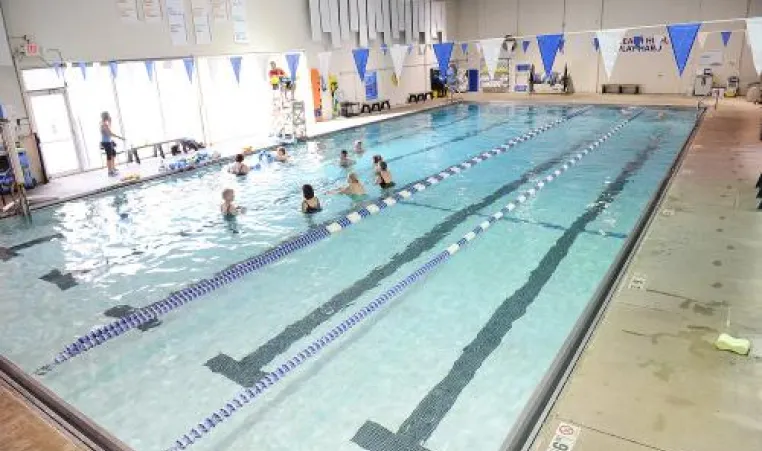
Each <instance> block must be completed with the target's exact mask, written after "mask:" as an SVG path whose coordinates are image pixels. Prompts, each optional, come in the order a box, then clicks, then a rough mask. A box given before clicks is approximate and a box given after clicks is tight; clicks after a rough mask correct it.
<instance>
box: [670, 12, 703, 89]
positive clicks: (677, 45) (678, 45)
mask: <svg viewBox="0 0 762 451" xmlns="http://www.w3.org/2000/svg"><path fill="white" fill-rule="evenodd" d="M699 28H701V24H700V23H689V24H678V25H667V33H669V40H670V41H671V42H672V53H673V54H674V55H675V63H676V64H677V71H678V72H679V73H680V76H682V75H683V71H684V70H685V65H686V64H687V63H688V58H689V57H690V56H691V50H692V49H693V43H694V42H695V41H696V35H697V34H698V31H699Z"/></svg>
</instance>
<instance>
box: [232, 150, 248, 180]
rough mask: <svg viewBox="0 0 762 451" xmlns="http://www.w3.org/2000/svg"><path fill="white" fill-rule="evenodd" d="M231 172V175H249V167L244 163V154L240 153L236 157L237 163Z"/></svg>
mask: <svg viewBox="0 0 762 451" xmlns="http://www.w3.org/2000/svg"><path fill="white" fill-rule="evenodd" d="M229 171H230V173H231V174H235V175H246V174H248V173H249V166H248V165H246V163H244V162H243V154H242V153H239V154H238V155H236V156H235V163H233V165H232V166H230V169H229Z"/></svg>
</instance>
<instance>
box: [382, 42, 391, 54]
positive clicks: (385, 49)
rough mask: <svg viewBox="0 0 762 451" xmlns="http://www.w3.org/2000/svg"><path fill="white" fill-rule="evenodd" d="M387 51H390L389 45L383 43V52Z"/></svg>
mask: <svg viewBox="0 0 762 451" xmlns="http://www.w3.org/2000/svg"><path fill="white" fill-rule="evenodd" d="M387 51H389V46H387V45H386V44H381V53H383V54H384V55H386V52H387Z"/></svg>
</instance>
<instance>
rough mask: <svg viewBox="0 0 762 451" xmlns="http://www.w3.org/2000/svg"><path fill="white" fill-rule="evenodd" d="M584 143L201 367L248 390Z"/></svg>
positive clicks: (538, 166) (587, 142) (455, 215)
mask: <svg viewBox="0 0 762 451" xmlns="http://www.w3.org/2000/svg"><path fill="white" fill-rule="evenodd" d="M609 128H610V124H607V125H606V126H605V127H601V128H600V129H599V130H598V131H596V132H594V136H596V137H597V136H599V135H600V134H601V133H603V130H608V129H609ZM593 140H595V138H593ZM587 144H589V140H584V141H582V142H581V143H579V144H577V145H576V146H574V147H572V148H571V149H569V150H567V151H565V152H563V153H562V154H559V155H557V156H555V157H552V158H550V159H548V160H546V161H544V162H543V163H540V164H538V165H537V166H535V167H533V168H531V169H529V170H528V171H526V172H524V173H523V174H521V175H520V176H519V178H517V179H515V180H513V181H511V182H509V183H507V184H505V185H503V186H502V187H500V188H498V189H497V190H496V191H494V192H493V193H492V194H489V195H487V196H485V197H484V198H482V199H481V200H479V201H478V202H475V203H473V204H471V205H469V206H467V207H464V208H463V209H461V210H459V211H457V212H456V213H454V214H452V215H450V216H448V217H446V218H445V219H444V220H442V222H440V223H439V224H437V225H436V226H434V228H432V229H431V230H429V231H428V232H426V233H425V234H424V235H422V236H420V237H418V238H416V239H415V240H413V241H412V242H411V243H410V244H408V245H407V246H406V247H405V249H404V250H402V251H401V252H398V253H396V254H394V255H393V256H392V257H391V259H390V260H389V261H388V262H386V263H385V264H383V265H380V266H377V267H376V268H374V269H372V270H371V271H370V272H369V273H368V274H367V275H366V276H365V277H363V278H362V279H359V280H357V281H356V282H355V283H353V284H352V285H351V286H349V287H347V288H345V289H344V290H342V291H341V292H339V293H337V294H336V295H334V296H333V297H332V298H331V299H329V300H328V301H326V302H325V303H323V304H322V305H320V306H318V307H317V308H315V309H314V310H312V311H311V312H309V313H308V314H307V315H306V316H304V317H302V318H301V319H299V320H297V321H296V322H294V323H291V324H289V325H288V326H286V327H285V328H284V329H283V330H282V331H281V332H280V333H279V334H278V335H276V336H274V337H272V338H271V339H270V340H268V341H267V342H266V343H264V344H263V345H261V346H260V347H259V348H257V349H256V350H255V351H253V352H251V353H250V354H248V355H246V356H244V357H243V358H242V359H241V360H236V359H234V358H233V357H230V356H229V355H227V354H224V353H220V354H218V355H217V356H215V357H213V358H211V359H210V360H208V361H207V362H206V363H205V364H204V365H205V366H206V367H208V368H209V369H210V370H211V371H213V372H215V373H218V374H221V375H223V376H225V377H226V378H228V379H230V380H231V381H233V382H236V383H237V384H239V385H241V386H242V387H251V386H252V385H253V384H254V383H255V382H257V381H258V380H260V379H261V378H262V377H264V375H265V371H264V370H263V368H264V367H265V366H266V365H267V364H269V363H270V362H272V361H273V360H274V359H275V358H276V357H278V356H279V355H281V354H282V353H284V352H285V351H287V350H288V349H289V348H290V347H291V346H293V345H294V344H295V343H297V342H298V341H299V340H301V339H303V338H304V337H306V336H308V335H309V334H311V333H312V332H313V331H314V330H315V329H316V328H317V327H318V326H320V325H321V324H323V323H324V322H326V321H328V320H329V319H331V318H332V317H333V316H334V315H335V314H337V313H339V312H341V311H342V310H344V309H345V308H347V307H348V306H349V305H351V304H352V303H354V302H355V300H357V299H359V298H360V297H361V296H363V295H364V294H365V293H367V292H368V291H370V290H372V289H373V288H375V287H376V286H377V285H378V284H379V283H380V282H382V281H383V280H384V279H386V278H388V277H390V276H391V275H393V274H394V273H395V272H396V271H397V270H399V268H401V267H402V266H404V265H406V264H408V263H410V262H412V261H413V260H415V259H416V258H418V257H420V256H421V255H422V254H423V253H425V252H428V251H431V250H432V249H433V248H434V247H436V246H437V245H438V244H439V243H440V242H441V241H442V240H443V239H444V238H446V237H447V236H448V235H449V234H450V233H452V231H453V230H455V229H456V228H457V227H458V226H459V225H460V224H462V223H463V222H464V221H465V220H466V219H468V218H469V217H470V216H473V215H475V214H477V213H478V212H479V211H481V210H483V209H484V208H487V207H489V206H490V205H492V204H493V203H495V202H496V201H498V200H499V199H501V198H502V197H505V196H507V195H509V194H511V193H513V192H515V191H516V190H518V189H519V188H520V187H521V186H523V185H524V184H526V183H528V182H529V181H531V179H532V178H533V177H535V176H537V175H539V174H541V173H544V172H546V171H548V170H550V169H551V168H553V167H554V166H556V165H558V164H560V163H562V162H563V161H565V160H567V159H568V158H569V157H570V156H571V155H574V154H575V153H577V152H579V150H580V149H582V148H584V147H585V146H586V145H587Z"/></svg>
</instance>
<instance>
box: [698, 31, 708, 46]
mask: <svg viewBox="0 0 762 451" xmlns="http://www.w3.org/2000/svg"><path fill="white" fill-rule="evenodd" d="M708 37H709V33H708V32H706V31H700V32H699V34H698V39H697V41H698V44H699V48H700V49H703V48H704V44H706V38H708Z"/></svg>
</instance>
